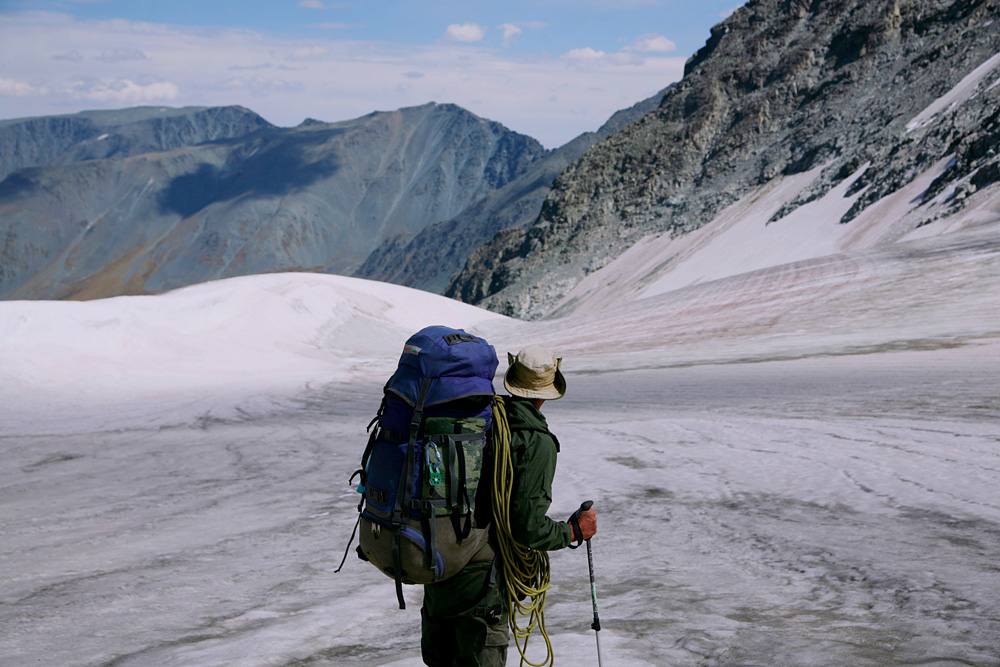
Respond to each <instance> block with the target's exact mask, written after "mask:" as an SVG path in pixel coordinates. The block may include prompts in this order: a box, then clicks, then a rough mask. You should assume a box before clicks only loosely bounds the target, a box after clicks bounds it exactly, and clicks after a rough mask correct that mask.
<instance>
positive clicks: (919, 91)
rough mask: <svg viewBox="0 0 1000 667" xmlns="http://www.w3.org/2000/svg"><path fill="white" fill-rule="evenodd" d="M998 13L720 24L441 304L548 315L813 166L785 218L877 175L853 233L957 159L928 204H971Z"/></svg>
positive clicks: (749, 9) (977, 4) (811, 6)
mask: <svg viewBox="0 0 1000 667" xmlns="http://www.w3.org/2000/svg"><path fill="white" fill-rule="evenodd" d="M998 14H1000V3H998V2H997V1H996V0H947V1H942V0H896V1H893V2H868V1H867V0H832V1H823V2H819V1H811V2H810V1H808V0H753V1H752V2H750V3H748V4H747V5H746V6H744V7H742V8H741V9H739V10H737V11H736V12H735V13H734V14H733V15H732V16H731V17H730V18H729V19H727V20H726V21H725V22H723V23H722V24H720V25H718V26H716V27H715V28H713V30H712V33H711V37H710V38H709V40H708V41H707V43H706V45H705V47H704V48H702V49H701V50H700V51H699V52H698V53H697V54H695V56H694V57H693V58H691V60H690V61H689V62H688V64H687V67H686V71H685V76H684V78H683V79H682V80H681V81H680V82H679V83H678V84H677V85H676V86H674V87H673V88H671V89H670V90H669V91H668V92H667V94H666V96H665V97H664V100H663V103H662V104H661V106H660V108H659V109H657V110H656V111H654V112H653V113H650V114H648V115H646V116H644V117H643V118H642V119H640V120H639V121H637V122H635V123H633V124H632V125H630V126H628V127H627V128H625V129H623V130H622V131H621V132H618V133H616V134H614V135H612V136H611V137H609V138H607V139H605V140H604V141H602V142H600V143H598V144H597V145H596V146H594V147H593V148H592V149H590V150H589V151H588V152H587V153H586V154H585V155H584V156H583V157H582V158H581V159H580V160H578V161H577V162H575V163H574V164H572V165H570V166H569V167H568V168H567V169H566V170H565V171H564V172H563V173H562V174H561V175H560V176H559V177H558V178H557V179H556V181H555V183H554V184H553V187H552V192H551V193H550V194H549V196H548V198H547V199H546V201H545V204H544V206H543V207H542V211H541V215H540V216H539V218H538V220H537V221H536V222H535V223H534V225H532V226H531V227H530V228H529V229H527V230H526V231H522V230H519V229H517V230H513V231H504V232H502V234H501V235H498V236H497V237H495V238H494V239H493V240H492V241H490V242H489V244H488V245H486V246H483V247H481V248H480V249H479V250H478V251H477V252H476V253H474V254H473V255H472V257H471V258H470V261H469V263H468V265H467V266H466V268H465V270H464V271H463V272H462V273H461V274H459V275H458V276H457V277H456V278H455V279H454V280H453V281H452V283H451V285H450V287H449V289H448V290H447V292H446V293H447V294H449V295H453V296H456V297H459V298H461V299H463V300H467V301H471V302H474V303H479V304H480V305H483V306H486V307H488V308H491V309H493V310H497V311H499V312H503V313H507V314H511V315H516V316H520V317H528V318H535V317H539V316H542V315H544V314H545V313H546V312H547V311H548V310H549V309H550V308H551V307H552V306H553V305H554V304H555V303H556V302H557V301H558V299H559V298H561V297H562V295H564V294H565V293H566V292H567V291H568V290H569V289H570V288H572V287H573V286H574V285H575V284H577V283H578V282H579V281H580V280H581V279H582V278H583V277H584V276H585V275H586V274H587V273H589V272H591V271H593V270H595V269H598V268H600V267H601V266H603V265H605V264H606V263H607V262H609V261H610V260H612V259H613V258H615V257H616V256H618V255H619V254H620V253H621V252H623V251H624V250H625V249H627V248H628V247H629V246H630V245H632V244H633V243H634V242H635V241H636V240H638V239H639V238H641V237H643V236H645V235H648V234H650V233H664V232H665V233H670V234H683V233H686V232H689V231H691V230H694V229H696V228H698V227H699V226H700V225H702V224H704V223H705V222H707V221H708V220H710V219H712V217H713V216H714V215H715V214H716V213H718V212H719V211H720V210H721V209H722V208H723V207H725V206H726V205H728V204H730V203H732V202H734V201H735V200H736V199H738V198H739V197H740V196H741V195H742V194H744V193H746V192H747V191H748V189H750V188H753V187H756V186H758V185H760V184H762V183H765V182H768V181H770V180H771V179H774V178H776V177H781V176H784V175H790V174H795V173H799V172H804V171H806V170H809V169H811V168H813V167H816V166H825V169H824V170H823V172H822V174H821V176H820V177H819V178H818V179H817V180H816V181H815V182H814V183H813V184H812V185H811V186H810V187H809V188H807V189H806V191H804V192H803V193H802V195H801V196H800V197H799V199H797V200H796V201H794V202H791V203H790V205H789V206H788V207H786V208H785V209H783V210H782V211H779V213H778V214H777V215H776V217H780V216H782V215H785V214H787V213H788V212H789V211H791V210H794V208H795V207H796V206H799V205H801V204H802V203H804V202H807V201H810V200H812V199H815V198H817V197H819V196H822V195H823V194H825V193H826V192H828V191H829V190H830V189H831V188H832V187H833V186H834V185H836V184H838V183H840V182H841V181H843V180H844V179H845V178H848V177H849V176H852V175H853V174H856V172H857V171H858V170H859V169H860V168H861V167H862V166H867V168H866V169H865V170H864V172H863V173H862V174H861V175H860V177H857V176H855V178H856V179H857V180H856V181H855V182H854V183H853V184H852V185H851V189H850V191H849V193H850V194H857V193H861V196H860V198H859V199H858V200H857V202H856V204H855V207H854V209H852V211H850V212H849V213H848V214H847V215H845V216H844V219H843V222H844V223H849V222H850V220H851V219H852V218H853V216H854V215H856V214H857V213H858V212H859V211H860V210H862V209H864V208H865V207H866V206H867V205H869V204H871V203H872V202H874V201H876V200H878V199H879V198H881V197H883V196H885V195H886V194H889V193H891V192H895V191H897V190H898V189H899V188H901V187H902V186H904V185H906V184H907V183H909V182H911V181H912V180H913V179H914V178H915V176H916V175H917V174H918V173H920V172H922V171H923V170H925V169H926V168H927V167H928V166H929V165H930V164H932V163H933V162H935V161H937V160H939V159H940V158H942V157H944V156H947V155H953V156H954V163H953V164H952V166H951V168H950V169H949V170H948V172H947V173H946V174H944V175H943V176H942V177H941V179H939V182H938V183H936V184H935V186H933V187H932V188H931V190H930V191H929V192H928V193H927V195H931V194H935V193H939V192H940V191H941V190H942V189H943V188H946V187H951V188H956V193H955V200H956V205H960V202H961V194H962V192H968V191H969V189H970V188H977V187H982V186H983V185H986V184H988V183H992V182H994V181H996V180H997V178H998V171H1000V168H998V165H1000V162H998V160H1000V158H998V156H997V154H996V148H995V147H996V145H997V138H998V135H997V127H998V120H997V109H998V108H1000V86H998V85H996V82H997V80H998V77H1000V69H996V65H997V64H998V63H1000V58H994V56H995V55H996V54H997V53H998V51H1000V21H998V20H997V17H998ZM966 77H970V79H966ZM965 81H969V82H970V83H969V86H971V89H969V90H966V91H964V92H961V88H962V85H963V83H964V82H965ZM956 90H958V91H960V92H961V94H955V95H956V96H955V98H954V100H953V102H952V103H949V101H948V100H947V99H945V98H944V97H943V96H947V95H948V94H949V91H956ZM936 101H937V105H935V102H936ZM927 195H925V196H927Z"/></svg>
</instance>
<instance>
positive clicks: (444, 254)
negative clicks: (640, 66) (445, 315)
mask: <svg viewBox="0 0 1000 667" xmlns="http://www.w3.org/2000/svg"><path fill="white" fill-rule="evenodd" d="M664 93H665V91H660V92H659V93H657V94H656V95H653V96H652V97H650V98H648V99H646V100H643V101H641V102H638V103H636V104H634V105H632V106H631V107H629V108H628V109H623V110H621V111H618V112H617V113H615V114H614V115H612V116H611V118H610V119H608V121H607V122H606V123H605V124H604V125H603V126H601V128H600V129H599V130H597V131H596V132H587V133H585V134H582V135H580V136H579V137H576V138H575V139H573V140H572V141H570V142H569V143H567V144H565V145H564V146H561V147H559V148H558V149H556V150H554V151H551V152H550V153H548V154H547V155H546V156H545V157H544V158H542V159H540V160H538V161H537V162H535V163H534V164H533V165H531V167H530V168H529V169H528V170H527V171H526V172H525V173H524V174H523V175H521V176H520V177H519V178H517V179H515V180H513V181H511V182H510V183H509V184H507V185H506V186H504V187H503V188H501V189H499V190H497V191H495V192H491V193H489V194H488V195H487V196H486V197H484V198H483V199H480V200H479V201H477V202H475V203H474V204H472V206H470V207H469V208H467V209H466V210H464V211H462V212H461V213H460V214H459V215H457V216H456V217H454V218H451V219H449V220H443V221H441V222H438V223H435V224H433V225H429V226H428V227H426V228H424V229H423V230H422V231H421V232H420V233H418V234H417V235H416V236H414V237H409V236H397V237H393V238H390V239H387V240H386V241H385V242H384V243H383V244H382V245H381V246H379V247H378V248H376V249H375V250H374V251H372V254H371V255H369V256H368V259H367V260H365V263H364V264H362V266H361V268H360V269H358V271H357V273H356V274H355V275H357V276H359V277H361V278H369V279H372V280H381V281H384V282H392V283H398V284H400V285H407V286H409V287H417V288H420V289H423V290H427V291H430V292H438V293H441V292H443V291H444V290H445V288H447V287H448V284H449V281H450V280H451V279H452V278H453V277H454V276H455V274H456V273H458V272H459V271H460V270H462V268H463V266H464V264H465V262H466V261H467V260H468V258H469V255H470V254H471V253H472V252H473V251H474V250H475V249H476V248H477V247H478V246H479V244H481V243H483V242H484V241H487V240H489V239H490V238H491V237H492V236H493V235H494V234H496V233H497V232H499V231H500V230H506V229H511V228H516V229H524V228H527V227H529V226H530V225H531V224H532V223H533V222H534V221H535V219H536V218H537V217H538V213H539V211H540V210H541V208H542V203H543V202H544V201H545V197H546V196H547V195H548V193H549V190H550V188H551V186H552V182H553V181H554V180H555V178H556V176H558V175H559V173H560V172H562V170H563V169H565V168H566V167H567V166H568V165H569V164H570V163H572V162H574V161H575V160H577V159H579V158H580V156H581V155H583V153H584V152H585V151H586V150H587V149H588V148H590V147H591V146H593V145H594V144H595V143H597V142H598V141H600V140H601V139H603V138H605V137H607V136H610V135H611V134H613V133H614V132H617V131H618V130H620V129H622V128H623V127H625V126H626V125H628V124H629V123H631V122H633V121H635V120H636V119H638V118H641V117H642V116H644V115H645V114H646V113H648V112H650V111H652V110H653V109H655V108H657V107H658V106H659V103H660V101H661V100H662V99H663V95H664ZM463 298H465V297H464V296H463Z"/></svg>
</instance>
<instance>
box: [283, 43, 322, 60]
mask: <svg viewBox="0 0 1000 667" xmlns="http://www.w3.org/2000/svg"><path fill="white" fill-rule="evenodd" d="M329 52H330V50H329V49H328V48H327V47H325V46H305V47H301V48H298V49H293V50H292V52H291V53H290V54H288V59H289V60H313V59H315V58H321V57H323V56H325V55H327V54H328V53H329Z"/></svg>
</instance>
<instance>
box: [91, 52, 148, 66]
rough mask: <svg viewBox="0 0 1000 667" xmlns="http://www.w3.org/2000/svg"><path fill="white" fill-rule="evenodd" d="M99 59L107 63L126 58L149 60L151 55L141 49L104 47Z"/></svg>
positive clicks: (122, 60) (117, 61) (123, 60)
mask: <svg viewBox="0 0 1000 667" xmlns="http://www.w3.org/2000/svg"><path fill="white" fill-rule="evenodd" d="M97 59H98V60H100V61H102V62H106V63H120V62H125V61H126V60H149V57H148V56H147V55H146V54H145V53H143V52H142V51H140V50H139V49H128V48H118V49H104V50H103V51H101V55H99V56H98V57H97Z"/></svg>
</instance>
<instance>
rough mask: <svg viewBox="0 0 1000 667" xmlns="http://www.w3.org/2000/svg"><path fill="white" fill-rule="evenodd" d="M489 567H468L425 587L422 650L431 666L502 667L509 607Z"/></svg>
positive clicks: (481, 565) (473, 565)
mask: <svg viewBox="0 0 1000 667" xmlns="http://www.w3.org/2000/svg"><path fill="white" fill-rule="evenodd" d="M491 570H492V563H490V562H478V563H469V564H468V565H466V566H465V567H464V568H462V571H461V572H459V573H458V574H456V575H455V576H454V577H451V578H450V579H447V580H445V581H442V582H440V583H437V584H427V585H425V586H424V604H423V607H422V608H421V609H420V621H421V622H420V629H421V633H420V651H421V654H422V655H423V659H424V664H426V665H429V667H503V665H504V664H505V663H506V662H507V643H508V641H509V631H508V629H507V609H506V608H505V604H504V598H503V595H502V593H501V590H502V589H501V587H500V586H499V577H498V576H497V577H496V579H497V581H495V582H493V583H492V585H491V582H490V579H491Z"/></svg>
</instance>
